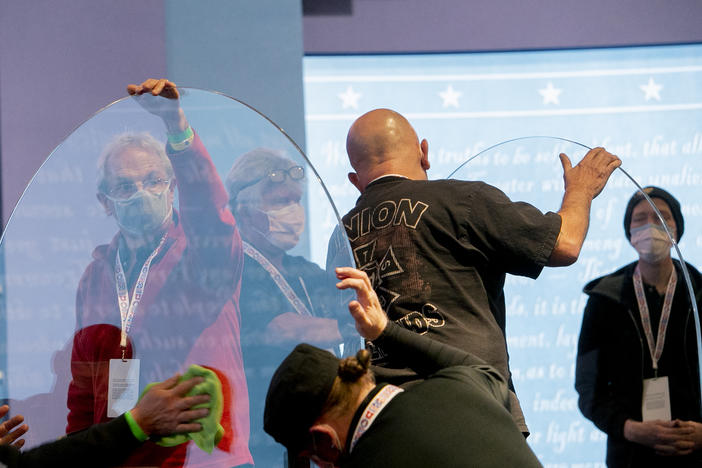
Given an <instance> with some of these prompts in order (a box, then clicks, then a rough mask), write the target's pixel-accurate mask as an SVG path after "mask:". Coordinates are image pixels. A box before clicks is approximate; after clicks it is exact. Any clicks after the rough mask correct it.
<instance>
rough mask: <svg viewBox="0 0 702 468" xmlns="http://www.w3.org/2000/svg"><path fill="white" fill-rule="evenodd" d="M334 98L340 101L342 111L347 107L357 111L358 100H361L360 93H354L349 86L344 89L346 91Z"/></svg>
mask: <svg viewBox="0 0 702 468" xmlns="http://www.w3.org/2000/svg"><path fill="white" fill-rule="evenodd" d="M336 96H337V97H338V98H339V99H341V108H342V109H348V108H349V107H351V108H353V109H358V100H359V99H360V98H361V93H357V92H356V91H354V90H353V88H352V87H351V86H349V87H348V88H346V91H344V92H343V93H339V94H337V95H336Z"/></svg>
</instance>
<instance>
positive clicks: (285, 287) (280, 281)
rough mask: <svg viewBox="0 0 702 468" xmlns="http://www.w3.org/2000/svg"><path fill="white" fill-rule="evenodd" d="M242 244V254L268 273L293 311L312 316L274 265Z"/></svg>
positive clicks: (254, 249) (254, 248) (251, 248)
mask: <svg viewBox="0 0 702 468" xmlns="http://www.w3.org/2000/svg"><path fill="white" fill-rule="evenodd" d="M242 244H243V245H244V253H245V254H246V255H248V256H249V257H251V258H253V259H254V260H256V261H257V262H258V264H259V265H261V266H262V267H263V269H264V270H266V271H267V272H268V274H269V275H270V277H271V279H272V280H273V281H275V284H276V285H277V286H278V289H280V292H282V293H283V295H284V296H285V298H286V299H287V300H288V302H290V304H291V305H292V306H293V308H294V309H295V311H296V312H297V313H298V314H300V315H312V314H311V313H310V311H309V310H308V309H307V307H306V306H305V303H304V302H302V300H301V299H300V298H299V297H297V294H295V291H293V288H291V287H290V285H289V284H288V282H287V281H285V278H284V277H283V275H281V274H280V272H279V271H278V269H277V268H276V267H275V265H273V264H272V263H271V262H270V261H269V260H268V259H267V258H266V257H265V256H264V255H263V254H262V253H261V252H259V251H258V250H256V247H254V246H253V245H251V244H249V243H248V242H245V241H244V242H242ZM303 288H304V283H303ZM306 292H307V291H305V293H306ZM310 305H311V304H310Z"/></svg>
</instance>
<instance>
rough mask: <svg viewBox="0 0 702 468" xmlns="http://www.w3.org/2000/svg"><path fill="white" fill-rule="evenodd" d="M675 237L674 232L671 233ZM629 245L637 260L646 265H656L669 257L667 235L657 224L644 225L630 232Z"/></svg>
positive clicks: (670, 244) (669, 244)
mask: <svg viewBox="0 0 702 468" xmlns="http://www.w3.org/2000/svg"><path fill="white" fill-rule="evenodd" d="M671 234H672V235H675V233H674V232H671ZM630 242H631V245H632V246H633V247H634V248H635V249H636V251H637V252H638V254H639V258H640V259H641V260H643V261H645V262H647V263H658V262H660V261H661V260H663V259H665V258H666V257H668V256H670V248H671V247H672V246H673V244H672V243H671V242H670V238H669V237H668V234H667V233H666V232H665V229H664V228H663V226H661V225H659V224H645V225H643V226H639V227H637V228H633V229H632V230H631V241H630Z"/></svg>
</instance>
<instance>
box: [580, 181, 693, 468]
mask: <svg viewBox="0 0 702 468" xmlns="http://www.w3.org/2000/svg"><path fill="white" fill-rule="evenodd" d="M643 191H644V192H645V193H646V195H648V197H650V198H651V201H652V202H653V203H654V204H655V206H656V208H657V209H658V211H659V212H660V214H661V217H662V218H663V221H665V225H666V227H667V230H668V232H669V233H670V235H671V236H672V238H673V239H674V240H675V242H678V241H679V240H680V238H681V236H682V234H683V231H684V227H685V224H684V219H683V215H682V210H681V208H680V203H679V202H678V200H676V199H675V197H673V196H672V195H671V194H670V193H668V192H667V191H665V190H663V189H662V188H659V187H645V188H644V189H643ZM624 232H625V235H626V237H627V239H628V240H629V242H630V243H631V245H632V247H634V249H635V250H636V251H637V253H638V255H639V259H638V261H636V262H633V263H631V264H629V265H627V266H625V267H623V268H621V269H619V270H617V271H616V272H614V273H611V274H609V275H606V276H604V277H602V278H598V279H595V280H593V281H591V282H590V283H588V284H587V285H586V286H585V288H584V292H585V293H586V294H587V295H588V296H589V299H588V302H587V305H586V307H585V312H584V315H583V321H582V327H581V331H580V339H579V343H578V355H577V363H576V376H575V388H576V390H577V391H578V394H579V401H578V404H579V407H580V410H581V411H582V413H583V415H584V416H585V417H586V418H588V419H590V420H591V421H592V422H593V423H594V424H595V425H596V426H597V427H598V428H600V429H601V430H602V431H604V432H606V433H607V436H608V437H607V465H608V466H609V467H661V466H666V467H692V466H696V467H697V466H702V450H701V449H702V424H701V423H700V422H701V418H700V393H699V383H700V380H699V375H698V371H697V369H698V356H697V350H696V346H695V343H696V339H695V329H694V317H693V308H692V306H691V302H690V296H689V292H688V290H687V288H686V286H685V281H684V277H683V272H682V267H681V263H680V262H679V261H677V260H673V259H672V258H671V255H670V249H671V247H672V242H671V238H670V237H669V236H668V233H666V228H665V227H664V226H663V224H662V223H661V220H660V219H659V217H658V215H657V214H656V212H655V210H654V209H653V207H652V206H651V204H650V203H649V202H648V201H647V200H646V199H645V197H644V195H643V193H641V192H637V193H635V194H634V195H633V196H632V197H631V199H630V200H629V203H628V205H627V207H626V213H625V215H624ZM686 266H687V270H688V272H689V273H690V279H691V282H692V288H693V293H695V295H696V303H697V306H698V308H699V306H700V305H702V294H700V291H701V288H702V276H701V275H700V273H699V272H698V271H697V270H696V269H695V268H694V267H693V266H692V265H690V264H686Z"/></svg>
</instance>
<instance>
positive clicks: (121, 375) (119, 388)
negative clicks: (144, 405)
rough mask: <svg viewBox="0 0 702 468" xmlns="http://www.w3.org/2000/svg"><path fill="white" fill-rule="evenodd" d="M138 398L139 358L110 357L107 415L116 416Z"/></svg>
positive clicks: (133, 404) (129, 407) (132, 404)
mask: <svg viewBox="0 0 702 468" xmlns="http://www.w3.org/2000/svg"><path fill="white" fill-rule="evenodd" d="M138 399H139V359H110V381H109V387H108V390H107V417H108V418H116V417H117V416H119V415H120V414H122V413H124V412H125V411H128V410H130V409H132V408H134V406H135V405H136V403H137V400H138Z"/></svg>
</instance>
